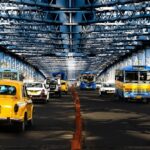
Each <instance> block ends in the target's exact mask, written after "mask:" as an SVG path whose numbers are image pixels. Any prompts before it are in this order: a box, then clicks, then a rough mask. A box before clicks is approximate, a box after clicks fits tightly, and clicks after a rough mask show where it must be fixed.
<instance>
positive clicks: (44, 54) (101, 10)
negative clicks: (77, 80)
mask: <svg viewBox="0 0 150 150" xmlns="http://www.w3.org/2000/svg"><path fill="white" fill-rule="evenodd" d="M149 18H150V2H149V0H142V1H141V0H134V1H133V0H82V1H81V0H0V45H2V46H5V47H6V48H7V49H8V50H9V51H10V52H13V53H16V54H18V55H20V56H21V57H24V58H25V60H26V61H27V62H30V63H31V64H33V65H34V66H36V67H38V68H39V69H40V70H41V71H42V72H43V73H44V74H49V71H50V70H58V71H59V70H60V69H61V70H67V69H68V64H67V61H66V60H67V59H68V57H70V55H69V53H73V55H72V57H75V58H74V61H75V62H76V64H77V65H76V70H77V71H78V72H80V70H93V71H96V72H97V73H98V74H100V75H101V73H105V72H106V70H107V69H109V68H110V66H112V65H113V66H114V65H116V63H119V62H120V60H122V59H126V58H129V57H131V58H132V55H133V53H139V52H141V51H143V50H144V49H147V47H149V40H150V36H149V33H150V26H149V25H150V19H149ZM58 53H59V55H58ZM76 53H78V54H81V55H80V56H78V57H80V58H81V59H80V61H79V62H78V60H79V58H78V57H77V55H75V54H76ZM64 54H66V55H64ZM146 57H147V56H146ZM131 58H130V59H131ZM139 60H140V59H139ZM5 61H8V60H5ZM55 62H56V63H55ZM58 64H60V65H58Z"/></svg>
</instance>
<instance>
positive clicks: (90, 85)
mask: <svg viewBox="0 0 150 150" xmlns="http://www.w3.org/2000/svg"><path fill="white" fill-rule="evenodd" d="M95 78H96V75H95V73H93V72H91V71H88V72H83V73H81V75H80V89H81V90H86V89H91V90H96V82H95Z"/></svg>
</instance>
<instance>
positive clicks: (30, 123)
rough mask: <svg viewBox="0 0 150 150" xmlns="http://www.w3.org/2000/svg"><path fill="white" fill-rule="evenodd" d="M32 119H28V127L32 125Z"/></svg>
mask: <svg viewBox="0 0 150 150" xmlns="http://www.w3.org/2000/svg"><path fill="white" fill-rule="evenodd" d="M33 124H34V123H33V119H30V120H28V122H27V125H28V127H32V126H33Z"/></svg>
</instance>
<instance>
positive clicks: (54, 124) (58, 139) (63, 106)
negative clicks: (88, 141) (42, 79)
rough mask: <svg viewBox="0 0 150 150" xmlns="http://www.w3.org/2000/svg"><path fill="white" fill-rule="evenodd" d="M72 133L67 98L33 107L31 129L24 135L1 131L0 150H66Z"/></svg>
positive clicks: (72, 121) (70, 110)
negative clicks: (0, 149)
mask: <svg viewBox="0 0 150 150" xmlns="http://www.w3.org/2000/svg"><path fill="white" fill-rule="evenodd" d="M73 131H74V105H73V101H72V98H71V96H70V95H67V96H65V95H64V96H63V97H62V98H61V99H59V98H51V99H50V102H49V103H48V104H35V112H34V126H33V127H32V128H30V129H28V130H27V131H25V132H24V133H17V132H16V131H15V130H13V128H12V127H10V126H7V127H4V126H3V127H2V128H0V148H2V149H15V150H16V149H19V150H20V149H23V150H24V149H29V150H30V149H31V150H34V149H36V150H42V149H44V150H45V149H48V150H49V149H50V150H58V149H60V150H66V149H69V148H70V140H71V139H72V135H73Z"/></svg>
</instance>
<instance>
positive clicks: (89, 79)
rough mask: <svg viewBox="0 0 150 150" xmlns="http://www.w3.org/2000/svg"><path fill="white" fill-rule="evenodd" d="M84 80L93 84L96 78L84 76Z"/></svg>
mask: <svg viewBox="0 0 150 150" xmlns="http://www.w3.org/2000/svg"><path fill="white" fill-rule="evenodd" d="M83 80H84V81H87V82H93V81H94V76H83Z"/></svg>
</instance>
